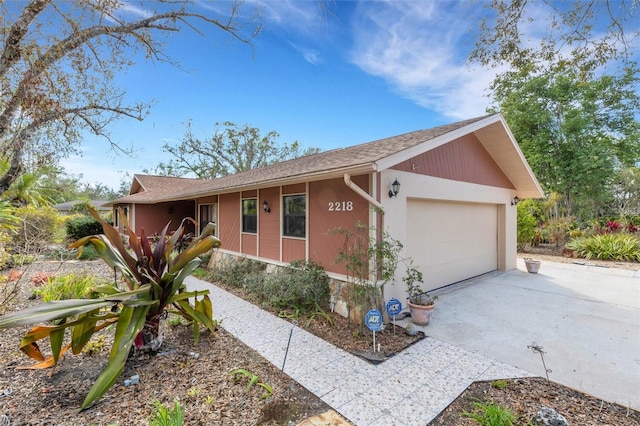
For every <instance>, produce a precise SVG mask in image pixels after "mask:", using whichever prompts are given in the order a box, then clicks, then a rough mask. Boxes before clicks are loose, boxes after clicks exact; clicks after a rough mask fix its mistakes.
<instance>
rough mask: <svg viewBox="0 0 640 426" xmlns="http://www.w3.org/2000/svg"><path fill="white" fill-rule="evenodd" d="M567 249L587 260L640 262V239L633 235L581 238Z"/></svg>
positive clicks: (573, 241) (572, 242) (568, 245)
mask: <svg viewBox="0 0 640 426" xmlns="http://www.w3.org/2000/svg"><path fill="white" fill-rule="evenodd" d="M567 247H568V248H570V249H571V250H575V251H577V252H578V256H580V257H584V258H586V259H602V260H623V261H631V262H640V238H638V237H636V236H635V235H631V234H622V233H616V234H604V235H594V236H593V237H581V238H576V239H574V240H572V241H570V242H569V243H568V244H567Z"/></svg>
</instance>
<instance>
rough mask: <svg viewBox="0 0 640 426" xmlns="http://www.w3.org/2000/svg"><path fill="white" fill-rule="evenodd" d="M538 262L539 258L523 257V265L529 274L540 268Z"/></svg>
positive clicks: (535, 272)
mask: <svg viewBox="0 0 640 426" xmlns="http://www.w3.org/2000/svg"><path fill="white" fill-rule="evenodd" d="M541 263H542V262H540V261H539V260H533V259H531V258H525V259H524V265H525V266H526V267H527V272H529V273H531V274H537V273H538V271H539V270H540V264H541Z"/></svg>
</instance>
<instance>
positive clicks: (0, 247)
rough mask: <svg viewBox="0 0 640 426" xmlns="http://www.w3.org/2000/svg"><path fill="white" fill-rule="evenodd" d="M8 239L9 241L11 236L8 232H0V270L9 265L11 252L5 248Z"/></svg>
mask: <svg viewBox="0 0 640 426" xmlns="http://www.w3.org/2000/svg"><path fill="white" fill-rule="evenodd" d="M9 241H11V237H10V236H9V235H8V234H5V233H1V232H0V271H1V270H3V269H4V268H5V267H9V266H10V265H11V261H12V258H11V253H9V252H8V251H7V250H6V249H5V246H6V244H7V243H8V242H9Z"/></svg>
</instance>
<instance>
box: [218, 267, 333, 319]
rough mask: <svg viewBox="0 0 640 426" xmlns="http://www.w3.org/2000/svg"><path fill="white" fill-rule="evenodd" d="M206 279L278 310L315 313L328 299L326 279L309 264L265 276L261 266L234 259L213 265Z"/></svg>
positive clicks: (316, 268) (264, 268) (318, 269)
mask: <svg viewBox="0 0 640 426" xmlns="http://www.w3.org/2000/svg"><path fill="white" fill-rule="evenodd" d="M207 278H208V279H210V280H212V281H217V282H221V283H224V284H227V285H230V286H232V287H236V288H242V289H244V290H245V291H247V292H249V293H251V294H252V295H253V296H254V297H255V298H256V299H257V300H258V301H260V302H263V303H265V304H267V305H269V306H273V307H275V308H279V309H293V310H297V311H299V312H310V311H315V310H316V309H317V306H320V305H326V302H327V301H328V297H329V277H328V276H327V274H325V272H324V269H323V268H322V266H320V265H318V264H316V263H313V262H307V263H305V262H304V261H295V262H292V263H291V264H290V265H289V266H288V267H285V268H281V269H280V270H278V271H277V272H274V273H272V274H267V273H266V264H265V263H263V262H259V261H256V260H252V259H246V258H238V259H232V260H228V261H225V262H219V263H217V264H216V266H215V267H214V268H213V270H212V271H211V272H210V273H209V275H208V277H207Z"/></svg>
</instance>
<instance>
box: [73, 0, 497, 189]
mask: <svg viewBox="0 0 640 426" xmlns="http://www.w3.org/2000/svg"><path fill="white" fill-rule="evenodd" d="M244 6H246V7H245V8H244V10H245V11H247V12H249V11H250V9H251V8H252V7H253V6H254V5H253V4H251V3H248V4H245V5H244ZM325 6H326V9H325V10H322V9H321V8H320V7H319V2H318V1H273V2H266V3H262V4H259V7H260V11H261V22H262V23H263V31H262V33H261V34H260V35H259V36H258V37H257V38H256V39H255V40H254V42H253V48H251V47H249V46H247V45H244V44H242V43H239V42H237V41H233V40H232V39H230V38H229V36H228V35H227V34H225V33H223V32H221V31H219V30H216V29H214V28H213V27H208V26H205V25H202V24H197V27H198V28H199V29H200V30H201V31H203V32H204V35H200V34H198V33H196V32H195V31H192V30H189V29H185V30H184V31H182V32H180V33H178V34H174V35H172V36H171V37H169V38H167V40H166V47H167V49H166V52H167V53H168V55H169V56H171V57H172V58H173V59H174V60H176V61H178V62H179V63H180V64H181V68H178V67H174V66H171V65H169V64H162V63H160V64H158V63H156V64H153V63H150V62H144V61H143V62H140V63H138V65H136V66H134V67H133V68H130V69H128V70H127V71H126V72H125V73H122V74H120V75H119V76H118V83H119V84H120V86H121V87H123V88H124V89H126V90H127V96H128V99H130V100H131V101H150V102H152V104H153V107H152V109H151V113H150V115H149V116H148V117H147V118H146V119H145V120H144V121H143V122H141V123H139V122H136V121H134V120H120V121H118V122H116V123H114V124H113V125H112V126H111V127H110V132H111V135H112V138H113V139H114V140H115V141H116V142H118V143H119V144H120V145H122V146H123V147H133V148H134V149H135V150H136V152H135V154H134V156H133V157H126V156H123V155H116V154H115V153H114V152H113V151H111V150H110V148H109V146H108V144H107V143H106V142H105V141H104V140H101V139H96V138H94V137H92V136H88V137H87V139H86V140H85V142H84V143H83V148H82V151H83V153H82V156H81V157H72V158H69V159H66V160H63V161H62V165H63V166H64V167H65V168H66V169H67V170H68V171H70V172H71V173H74V174H76V175H77V174H82V175H83V177H84V179H83V180H84V181H85V182H88V183H96V182H99V183H102V184H105V185H108V186H111V187H114V188H117V187H118V186H119V184H120V179H121V176H122V172H128V173H130V174H131V175H133V174H134V173H141V172H142V170H143V169H150V168H152V167H153V166H155V165H157V164H158V163H159V162H160V161H167V160H169V156H168V154H166V153H164V152H163V151H162V149H161V147H162V145H163V144H164V143H166V142H175V141H178V140H180V138H181V137H182V136H183V135H184V133H185V130H186V123H187V122H188V121H191V122H192V125H193V129H194V131H195V132H196V134H197V135H199V136H201V137H206V136H208V135H210V134H211V133H212V132H213V130H214V129H215V126H214V124H215V123H216V122H223V121H233V122H235V123H237V124H240V125H242V124H249V125H251V126H253V127H257V128H259V129H260V130H261V131H263V132H264V133H266V132H268V131H271V130H275V131H277V132H278V133H280V138H279V140H280V141H281V142H292V141H295V140H297V141H298V142H300V144H301V145H302V146H303V147H305V148H306V147H319V148H321V149H322V150H329V149H332V148H337V147H343V146H350V145H355V144H358V143H362V142H368V141H372V140H376V139H380V138H383V137H387V136H393V135H396V134H401V133H406V132H410V131H413V130H418V129H424V128H429V127H433V126H436V125H439V124H443V123H448V122H452V121H456V120H459V119H465V118H470V117H474V116H478V115H482V114H484V113H485V109H486V107H487V105H488V104H489V100H488V98H486V97H485V96H484V94H485V88H486V87H487V86H488V84H489V82H490V81H491V79H492V72H487V71H482V70H478V69H476V70H474V71H472V70H469V69H468V66H467V64H466V63H465V60H466V54H467V53H468V51H469V49H471V48H472V45H473V40H472V38H471V36H470V31H471V30H472V29H473V28H472V26H474V25H477V22H478V20H479V14H480V13H481V12H482V9H483V7H482V4H481V3H468V2H460V3H459V2H454V1H444V0H443V1H433V2H428V1H424V2H423V1H419V2H418V1H414V2H407V3H402V2H395V1H393V2H392V1H390V2H372V1H363V2H357V1H349V2H330V1H327V2H325Z"/></svg>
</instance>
